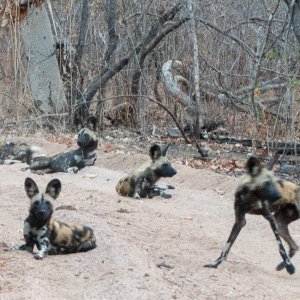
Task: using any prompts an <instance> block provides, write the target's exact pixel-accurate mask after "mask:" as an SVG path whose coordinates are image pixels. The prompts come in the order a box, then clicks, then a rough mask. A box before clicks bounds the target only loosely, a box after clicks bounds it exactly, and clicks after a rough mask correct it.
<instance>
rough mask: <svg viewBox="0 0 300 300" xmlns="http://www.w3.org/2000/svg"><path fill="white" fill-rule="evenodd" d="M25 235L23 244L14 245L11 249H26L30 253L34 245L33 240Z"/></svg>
mask: <svg viewBox="0 0 300 300" xmlns="http://www.w3.org/2000/svg"><path fill="white" fill-rule="evenodd" d="M24 237H25V244H23V245H19V244H17V245H15V246H14V247H13V249H12V250H22V251H28V252H30V253H32V252H33V247H34V245H35V241H34V240H33V239H32V238H29V237H28V236H24Z"/></svg>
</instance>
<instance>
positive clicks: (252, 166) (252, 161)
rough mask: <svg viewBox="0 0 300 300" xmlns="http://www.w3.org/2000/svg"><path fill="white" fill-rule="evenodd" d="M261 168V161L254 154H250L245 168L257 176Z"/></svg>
mask: <svg viewBox="0 0 300 300" xmlns="http://www.w3.org/2000/svg"><path fill="white" fill-rule="evenodd" d="M261 169H262V166H261V163H260V161H259V160H258V158H257V157H255V156H251V157H250V158H249V159H248V161H247V162H246V170H247V172H248V173H249V174H250V175H252V176H257V175H258V174H259V173H260V172H261Z"/></svg>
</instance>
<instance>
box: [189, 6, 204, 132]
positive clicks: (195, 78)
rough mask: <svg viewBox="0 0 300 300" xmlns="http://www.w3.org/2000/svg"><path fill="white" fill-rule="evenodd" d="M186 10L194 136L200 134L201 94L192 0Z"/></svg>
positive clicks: (201, 122) (201, 121) (201, 123)
mask: <svg viewBox="0 0 300 300" xmlns="http://www.w3.org/2000/svg"><path fill="white" fill-rule="evenodd" d="M187 4H188V10H189V14H190V18H191V21H190V24H191V26H190V32H191V40H192V46H193V82H194V89H195V106H196V122H195V124H194V128H193V132H194V135H195V136H196V137H199V135H200V128H201V127H202V125H203V120H200V103H201V94H200V75H199V74H200V67H199V55H198V53H199V50H198V40H197V33H196V22H195V16H194V9H195V7H193V2H192V0H188V3H187Z"/></svg>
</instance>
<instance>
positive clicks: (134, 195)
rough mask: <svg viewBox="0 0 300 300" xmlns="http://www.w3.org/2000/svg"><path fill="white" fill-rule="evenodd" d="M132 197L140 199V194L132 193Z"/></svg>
mask: <svg viewBox="0 0 300 300" xmlns="http://www.w3.org/2000/svg"><path fill="white" fill-rule="evenodd" d="M133 198H134V199H141V197H140V195H139V194H138V193H134V194H133Z"/></svg>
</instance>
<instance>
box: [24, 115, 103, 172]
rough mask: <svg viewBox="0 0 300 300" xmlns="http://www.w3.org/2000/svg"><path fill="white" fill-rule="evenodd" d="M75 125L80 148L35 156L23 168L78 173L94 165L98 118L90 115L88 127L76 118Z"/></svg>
mask: <svg viewBox="0 0 300 300" xmlns="http://www.w3.org/2000/svg"><path fill="white" fill-rule="evenodd" d="M75 125H76V128H77V130H78V136H77V145H78V146H79V148H78V149H75V150H72V151H69V152H66V153H59V154H56V155H53V156H37V157H34V158H33V159H32V162H31V164H30V165H29V167H26V168H23V169H22V170H23V171H25V170H28V169H30V170H32V171H42V172H43V173H55V172H66V173H77V172H78V170H80V169H82V168H84V167H86V166H93V165H94V163H95V161H96V158H97V155H96V149H97V146H98V139H97V134H96V127H97V120H96V118H95V117H89V118H88V120H87V124H86V127H84V126H83V124H82V123H81V121H80V120H78V119H75Z"/></svg>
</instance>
